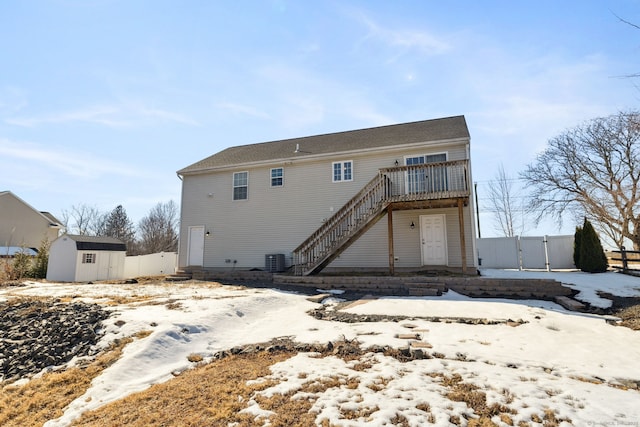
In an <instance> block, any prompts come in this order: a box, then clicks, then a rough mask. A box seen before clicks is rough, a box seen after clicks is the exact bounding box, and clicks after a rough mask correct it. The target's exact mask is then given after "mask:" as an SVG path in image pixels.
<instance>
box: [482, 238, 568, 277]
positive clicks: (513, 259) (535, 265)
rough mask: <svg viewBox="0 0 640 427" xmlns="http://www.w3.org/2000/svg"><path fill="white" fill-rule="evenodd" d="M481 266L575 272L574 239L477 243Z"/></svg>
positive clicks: (520, 239) (513, 239) (492, 240)
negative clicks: (573, 270) (573, 269)
mask: <svg viewBox="0 0 640 427" xmlns="http://www.w3.org/2000/svg"><path fill="white" fill-rule="evenodd" d="M477 247H478V264H479V266H480V267H484V268H509V269H511V268H514V269H532V270H547V271H549V270H552V269H572V268H575V265H574V264H573V235H566V236H526V237H522V236H516V237H490V238H484V239H478V240H477Z"/></svg>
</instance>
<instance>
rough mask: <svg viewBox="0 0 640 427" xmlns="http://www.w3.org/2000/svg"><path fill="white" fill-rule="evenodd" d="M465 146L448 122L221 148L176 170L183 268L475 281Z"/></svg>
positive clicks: (460, 119)
mask: <svg viewBox="0 0 640 427" xmlns="http://www.w3.org/2000/svg"><path fill="white" fill-rule="evenodd" d="M469 143H470V137H469V131H468V129H467V124H466V121H465V118H464V116H456V117H449V118H442V119H435V120H426V121H419V122H413V123H404V124H397V125H391V126H381V127H376V128H370V129H361V130H353V131H347V132H338V133H332V134H326V135H317V136H310V137H304V138H295V139H288V140H282V141H273V142H266V143H260V144H252V145H244V146H237V147H231V148H227V149H226V150H223V151H221V152H219V153H217V154H214V155H213V156H210V157H208V158H206V159H203V160H201V161H199V162H197V163H194V164H192V165H191V166H188V167H186V168H184V169H181V170H179V171H178V172H177V173H178V176H179V177H180V178H181V179H182V202H181V203H182V209H181V221H180V246H179V249H178V253H179V260H178V263H179V268H187V269H188V268H194V267H200V268H204V269H211V270H215V269H234V268H235V269H254V268H260V269H266V270H267V271H280V270H284V269H287V268H289V267H294V268H293V269H292V271H294V272H295V273H296V274H300V275H307V274H314V273H317V272H319V271H320V270H322V269H323V268H325V267H326V268H327V270H334V271H354V270H367V271H374V270H385V271H390V272H391V273H392V274H393V273H394V272H395V271H396V270H420V269H422V270H426V269H431V268H447V269H455V270H460V269H462V270H465V271H467V272H470V273H473V272H475V269H476V267H477V265H476V260H475V258H476V257H475V256H474V254H475V253H476V248H475V228H474V220H473V219H474V209H473V198H472V197H470V196H471V185H470V183H471V182H472V181H471V166H470V157H469V152H470V148H469ZM385 216H386V218H387V221H379V220H380V219H382V218H384V217H385Z"/></svg>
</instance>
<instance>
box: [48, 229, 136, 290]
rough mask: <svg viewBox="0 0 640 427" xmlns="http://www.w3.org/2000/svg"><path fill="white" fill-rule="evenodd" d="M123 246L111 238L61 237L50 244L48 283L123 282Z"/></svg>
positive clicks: (64, 235)
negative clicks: (120, 280) (121, 280)
mask: <svg viewBox="0 0 640 427" xmlns="http://www.w3.org/2000/svg"><path fill="white" fill-rule="evenodd" d="M126 253H127V247H126V245H125V244H124V243H123V242H122V241H120V240H118V239H114V238H113V237H95V236H77V235H72V234H63V235H62V236H60V237H58V238H57V239H56V240H54V241H53V242H52V243H51V248H50V249H49V264H48V267H47V280H48V281H50V282H89V281H96V280H117V279H123V278H124V260H125V256H126Z"/></svg>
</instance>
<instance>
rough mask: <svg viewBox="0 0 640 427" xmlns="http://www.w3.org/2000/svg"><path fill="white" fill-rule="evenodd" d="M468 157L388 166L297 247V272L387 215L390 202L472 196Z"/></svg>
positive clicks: (308, 270) (320, 262) (323, 261)
mask: <svg viewBox="0 0 640 427" xmlns="http://www.w3.org/2000/svg"><path fill="white" fill-rule="evenodd" d="M468 167H469V162H468V161H467V160H458V161H451V162H437V163H427V164H420V165H411V166H398V167H393V168H384V169H380V170H379V171H378V174H377V175H376V176H375V177H374V178H373V179H372V180H371V181H369V182H368V183H367V184H366V185H365V186H364V187H363V188H362V190H360V191H359V192H358V193H357V194H356V195H355V196H354V197H352V198H351V199H350V200H349V201H348V202H347V203H345V205H344V206H342V208H340V209H339V210H338V211H337V212H335V213H334V214H333V215H332V216H331V217H330V218H328V219H327V220H326V221H325V222H324V223H323V224H322V225H321V226H320V227H319V228H318V229H317V230H316V231H314V232H313V233H312V234H311V235H310V236H309V237H308V238H307V239H306V240H305V241H304V242H302V244H300V246H298V247H297V248H296V249H295V250H294V251H293V262H294V271H295V274H297V275H306V274H313V273H315V272H317V271H319V270H320V269H322V268H323V267H324V266H326V265H327V264H328V263H329V262H331V261H332V260H333V259H334V258H335V257H336V256H337V255H339V254H340V252H342V251H343V250H344V249H346V247H348V246H349V245H350V244H351V243H352V242H353V241H355V240H356V239H357V238H358V237H359V236H360V235H361V234H362V233H364V231H366V230H367V229H368V228H369V227H371V226H372V225H373V224H374V223H375V222H376V221H377V220H379V219H380V218H381V217H382V216H384V213H385V209H386V207H387V206H388V205H389V204H390V203H396V202H412V201H423V200H437V199H449V198H459V197H468V196H469V194H470V191H469V182H468V177H469V173H468Z"/></svg>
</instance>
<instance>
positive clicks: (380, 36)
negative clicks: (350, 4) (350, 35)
mask: <svg viewBox="0 0 640 427" xmlns="http://www.w3.org/2000/svg"><path fill="white" fill-rule="evenodd" d="M355 17H356V20H357V21H359V22H360V23H361V24H363V25H364V26H365V27H366V28H367V29H368V34H367V35H366V37H365V40H375V41H378V42H381V43H383V44H385V45H387V46H389V47H392V48H395V49H400V52H399V53H398V54H397V55H396V58H397V57H399V56H401V54H402V53H406V52H408V51H413V50H416V51H418V52H421V53H423V54H427V55H439V54H442V53H444V52H446V51H448V50H450V49H451V46H450V45H449V43H447V42H445V41H444V40H443V39H441V38H439V37H437V36H435V35H433V34H430V33H429V32H427V31H424V30H413V29H400V30H399V29H391V28H387V27H384V26H382V25H380V24H378V23H377V22H376V21H374V20H373V19H371V18H370V17H368V16H366V15H365V14H363V13H358V14H356V15H355Z"/></svg>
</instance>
